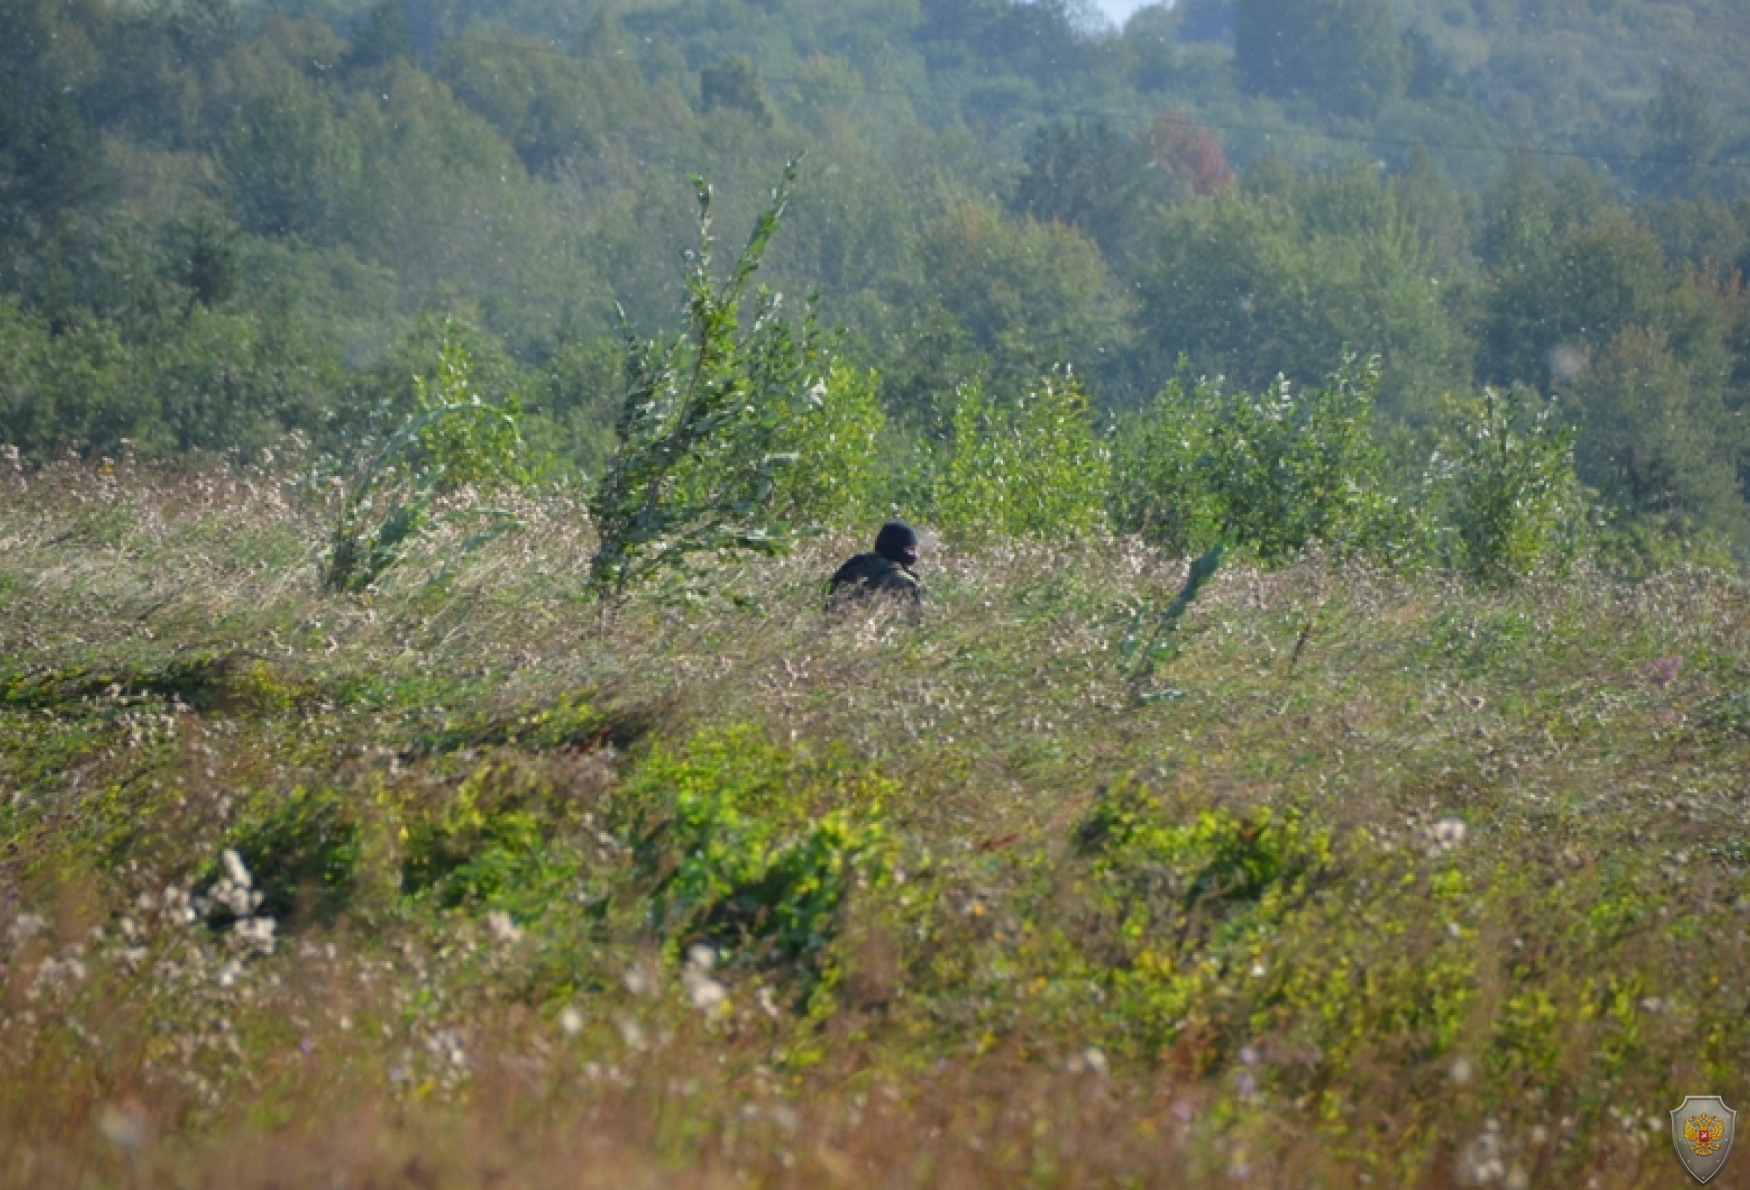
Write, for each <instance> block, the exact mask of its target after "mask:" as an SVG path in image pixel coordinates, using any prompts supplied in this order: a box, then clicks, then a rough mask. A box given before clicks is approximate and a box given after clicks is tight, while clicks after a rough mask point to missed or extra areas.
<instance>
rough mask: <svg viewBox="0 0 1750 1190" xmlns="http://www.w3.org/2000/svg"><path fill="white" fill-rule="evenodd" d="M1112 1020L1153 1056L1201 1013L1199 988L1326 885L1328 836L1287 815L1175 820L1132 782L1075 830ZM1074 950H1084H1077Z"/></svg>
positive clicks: (1107, 794)
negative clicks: (1096, 918) (1085, 865)
mask: <svg viewBox="0 0 1750 1190" xmlns="http://www.w3.org/2000/svg"><path fill="white" fill-rule="evenodd" d="M1076 843H1077V846H1078V848H1079V850H1080V851H1081V852H1082V853H1083V854H1084V855H1085V856H1086V857H1087V858H1088V874H1087V896H1088V898H1089V901H1090V908H1091V910H1092V911H1093V912H1094V913H1096V914H1098V915H1099V919H1100V922H1101V927H1102V928H1101V929H1100V931H1099V933H1098V934H1097V936H1096V939H1091V940H1090V941H1091V942H1092V943H1093V944H1094V945H1095V946H1097V947H1098V948H1099V949H1100V951H1101V953H1102V959H1103V961H1102V964H1101V965H1102V966H1103V967H1105V968H1106V970H1107V972H1108V974H1107V975H1106V979H1105V982H1106V984H1107V986H1108V988H1109V990H1110V993H1111V994H1112V996H1113V997H1114V999H1115V1003H1114V1006H1113V1011H1114V1013H1115V1014H1117V1015H1119V1016H1121V1017H1122V1018H1123V1019H1125V1020H1126V1021H1127V1022H1129V1023H1130V1025H1131V1027H1132V1028H1133V1029H1134V1030H1136V1031H1137V1034H1138V1037H1137V1040H1138V1041H1139V1042H1140V1043H1141V1047H1142V1048H1143V1050H1144V1052H1152V1051H1155V1050H1158V1049H1159V1048H1160V1047H1161V1046H1162V1045H1164V1044H1165V1043H1166V1042H1168V1041H1170V1040H1172V1038H1173V1037H1174V1036H1175V1034H1176V1033H1177V1032H1178V1031H1179V1030H1180V1029H1182V1028H1183V1027H1184V1026H1185V1024H1186V1023H1187V1018H1188V1017H1190V1016H1194V1015H1198V1014H1200V1013H1202V1012H1206V1011H1208V1006H1209V1002H1208V999H1207V997H1208V995H1209V992H1210V985H1211V984H1212V983H1213V982H1214V981H1215V980H1217V979H1219V978H1220V977H1221V976H1222V975H1223V974H1225V973H1226V972H1228V971H1232V970H1234V969H1236V968H1239V969H1244V967H1246V966H1249V965H1251V964H1252V963H1253V962H1254V955H1255V953H1256V951H1257V948H1259V947H1260V946H1261V945H1262V944H1265V943H1266V942H1267V941H1268V940H1269V939H1270V938H1272V937H1273V936H1274V935H1275V933H1276V932H1277V931H1278V930H1280V929H1282V928H1283V927H1284V926H1285V925H1286V924H1287V923H1288V922H1289V921H1291V920H1292V917H1293V915H1294V913H1295V912H1296V910H1298V909H1299V908H1300V907H1301V905H1302V903H1303V902H1304V901H1305V900H1306V898H1307V897H1308V896H1309V894H1310V893H1311V892H1312V891H1313V889H1314V888H1316V887H1317V886H1318V884H1319V883H1320V882H1322V881H1324V880H1327V879H1329V878H1330V877H1331V871H1330V867H1331V863H1332V849H1331V836H1330V834H1329V832H1328V831H1326V830H1323V829H1320V828H1318V827H1315V826H1314V825H1312V824H1311V823H1309V822H1307V821H1306V819H1305V818H1304V817H1303V816H1302V815H1301V814H1300V813H1298V812H1296V811H1294V810H1289V811H1286V812H1279V811H1274V810H1272V809H1270V808H1268V807H1261V808H1259V809H1256V810H1254V811H1252V812H1250V813H1248V814H1245V815H1243V816H1236V815H1235V814H1233V813H1231V812H1229V811H1227V810H1224V809H1216V810H1205V811H1203V812H1201V813H1200V814H1198V815H1197V816H1196V817H1195V818H1194V819H1193V820H1192V821H1190V822H1187V823H1179V822H1176V821H1173V820H1172V816H1171V815H1170V814H1168V813H1166V812H1165V807H1163V806H1162V805H1161V803H1160V802H1159V801H1158V800H1156V798H1155V797H1154V796H1152V795H1151V794H1150V793H1149V791H1148V790H1147V789H1146V788H1144V787H1142V786H1141V785H1139V784H1138V783H1137V782H1136V781H1135V780H1134V779H1132V778H1120V779H1119V780H1117V781H1115V782H1114V783H1113V784H1112V785H1111V786H1109V787H1108V788H1107V789H1106V790H1104V791H1103V792H1102V793H1101V795H1100V797H1099V799H1098V800H1097V801H1096V802H1095V804H1094V806H1093V807H1092V809H1090V811H1089V812H1088V814H1087V815H1086V816H1085V817H1084V818H1083V819H1082V821H1081V822H1080V823H1079V824H1078V825H1077V827H1076ZM1084 945H1088V943H1087V942H1085V943H1084Z"/></svg>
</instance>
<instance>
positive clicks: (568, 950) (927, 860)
mask: <svg viewBox="0 0 1750 1190" xmlns="http://www.w3.org/2000/svg"><path fill="white" fill-rule="evenodd" d="M292 472H293V469H291V468H287V467H283V466H275V465H271V464H270V465H264V466H261V467H259V468H256V469H242V468H231V469H225V468H219V467H216V466H210V467H205V468H187V467H184V468H178V469H173V470H169V469H167V470H156V469H152V468H149V467H146V466H144V465H135V464H132V463H130V462H128V461H127V460H123V461H122V462H120V463H118V464H113V465H112V464H107V463H106V464H104V465H102V466H96V465H91V464H87V463H75V462H69V463H64V464H59V465H49V466H45V467H42V468H38V469H34V470H23V469H10V470H0V609H3V614H0V1185H4V1186H7V1187H80V1188H83V1187H117V1188H134V1187H146V1186H166V1187H227V1188H229V1187H270V1186H271V1187H381V1188H388V1187H419V1188H423V1187H476V1186H478V1187H492V1186H501V1187H547V1186H551V1187H667V1186H675V1187H682V1186H684V1187H692V1186H700V1187H743V1186H746V1187H832V1186H844V1187H863V1186H869V1187H913V1186H916V1187H960V1186H1005V1187H1007V1186H1027V1187H1071V1186H1138V1187H1141V1186H1163V1187H1165V1186H1228V1185H1237V1186H1255V1187H1277V1186H1281V1187H1348V1186H1381V1187H1383V1186H1436V1187H1447V1186H1500V1187H1515V1188H1523V1187H1532V1186H1564V1187H1565V1186H1574V1187H1631V1186H1632V1187H1666V1186H1677V1185H1682V1184H1686V1182H1687V1179H1688V1175H1687V1174H1686V1173H1684V1171H1683V1170H1682V1169H1681V1168H1680V1167H1679V1165H1678V1163H1677V1161H1676V1158H1675V1156H1674V1154H1673V1152H1672V1141H1671V1136H1670V1123H1669V1120H1670V1117H1669V1115H1668V1113H1669V1111H1670V1110H1671V1109H1672V1108H1674V1107H1676V1106H1677V1105H1679V1104H1680V1103H1681V1102H1682V1101H1683V1099H1684V1098H1685V1096H1688V1095H1708V1094H1719V1095H1722V1096H1724V1097H1725V1098H1726V1100H1727V1102H1728V1103H1731V1104H1734V1105H1742V1104H1743V1103H1744V1101H1746V1100H1747V1099H1750V1019H1747V1016H1746V1012H1747V1004H1750V935H1747V933H1746V931H1747V928H1750V830H1747V827H1746V803H1747V800H1750V592H1747V591H1746V588H1745V585H1744V583H1743V581H1742V579H1741V578H1738V577H1734V576H1732V575H1729V574H1727V573H1724V572H1720V571H1714V570H1708V569H1702V568H1683V567H1677V568H1672V569H1667V570H1665V571H1664V572H1662V573H1659V574H1657V575H1655V576H1654V577H1651V578H1647V579H1644V580H1641V581H1638V582H1635V583H1632V584H1631V583H1629V582H1627V581H1625V580H1621V579H1617V578H1612V577H1609V576H1607V575H1606V574H1604V573H1602V572H1599V571H1595V570H1593V569H1591V568H1590V567H1589V565H1588V564H1587V563H1586V562H1585V561H1584V560H1582V561H1581V562H1579V563H1578V564H1576V565H1574V566H1573V567H1572V568H1570V569H1569V570H1567V571H1566V572H1565V573H1564V574H1562V575H1561V576H1559V577H1543V578H1537V577H1533V578H1531V579H1528V580H1525V581H1521V582H1517V583H1514V584H1508V585H1489V584H1479V583H1475V582H1472V581H1470V580H1468V579H1464V578H1461V577H1458V576H1456V574H1452V573H1439V572H1436V573H1433V574H1430V575H1427V576H1423V577H1405V576H1404V575H1401V574H1394V573H1392V572H1389V571H1386V570H1383V569H1377V568H1374V567H1372V566H1370V565H1369V564H1367V563H1365V562H1362V561H1354V560H1347V559H1345V558H1339V557H1336V556H1335V555H1332V556H1326V555H1323V554H1321V553H1320V552H1319V551H1318V550H1317V549H1313V550H1311V551H1305V552H1302V553H1301V554H1300V555H1299V556H1298V558H1297V560H1293V561H1290V562H1288V563H1286V564H1284V565H1281V566H1279V567H1277V568H1275V569H1272V570H1268V571H1265V570H1258V569H1254V568H1252V567H1251V566H1250V565H1249V564H1247V563H1245V562H1243V561H1241V562H1233V563H1224V564H1223V565H1222V567H1221V568H1220V569H1219V570H1217V571H1216V572H1215V573H1214V574H1213V576H1212V577H1209V578H1208V580H1207V582H1206V583H1205V584H1204V586H1203V588H1202V590H1201V592H1200V593H1199V594H1198V596H1197V598H1196V599H1195V600H1194V601H1192V602H1191V603H1190V604H1189V605H1188V606H1187V607H1185V608H1184V609H1183V614H1182V615H1179V617H1178V619H1177V620H1176V621H1174V622H1173V624H1172V625H1171V626H1170V634H1171V642H1170V643H1171V647H1170V648H1169V649H1162V650H1157V652H1158V654H1159V655H1158V658H1157V661H1156V663H1155V664H1154V665H1153V667H1152V669H1151V670H1150V671H1149V672H1148V673H1147V674H1146V675H1143V676H1141V677H1139V676H1138V674H1137V672H1136V670H1135V669H1134V668H1133V667H1127V665H1126V663H1125V661H1124V655H1125V650H1124V642H1125V640H1126V636H1127V633H1132V632H1134V630H1135V625H1136V623H1137V620H1138V614H1139V609H1146V608H1152V607H1159V606H1163V605H1165V604H1166V603H1167V602H1169V601H1170V600H1171V599H1172V598H1173V596H1174V595H1175V593H1177V592H1179V591H1180V590H1181V588H1182V587H1183V586H1184V584H1185V581H1186V577H1187V573H1188V568H1189V566H1190V563H1191V559H1190V558H1180V557H1176V556H1172V555H1171V553H1170V552H1169V551H1160V550H1155V549H1151V548H1148V547H1145V546H1144V545H1142V544H1140V543H1138V542H1135V541H1132V540H1130V539H1127V538H1122V537H1114V536H1112V535H1110V534H1107V533H1105V532H1104V531H1103V530H1098V529H1094V530H1090V531H1088V532H1086V533H1082V534H1079V535H1073V536H1068V537H1066V539H1063V540H1059V541H1056V542H1054V543H1049V544H1042V543H1040V542H1038V541H1033V540H1024V539H1019V538H1012V537H1008V536H1004V535H1002V534H1000V533H995V534H991V535H988V536H985V537H983V538H981V539H980V540H979V541H978V543H977V544H976V545H972V544H966V545H957V544H955V542H954V539H952V538H948V539H945V540H940V541H935V542H933V543H932V542H930V541H929V535H928V534H926V545H927V546H928V548H926V551H925V555H924V558H923V560H922V562H921V564H920V568H919V569H920V573H921V576H922V577H923V579H924V581H925V583H926V585H927V588H928V601H927V605H926V606H925V608H924V610H923V611H922V613H921V615H913V614H911V613H910V612H909V611H907V610H906V609H904V608H898V607H885V606H881V605H879V604H872V605H866V606H860V607H853V608H851V609H849V610H845V611H839V612H833V613H829V612H828V611H827V610H826V609H825V608H824V606H823V604H824V599H823V594H824V592H823V584H824V579H825V577H826V576H827V575H829V574H831V572H832V570H833V569H834V568H835V567H836V566H837V564H838V563H839V562H840V561H842V559H843V558H844V556H846V555H848V554H850V553H852V552H855V551H858V550H861V549H865V548H867V543H866V541H865V538H866V537H867V536H868V535H869V534H870V533H872V531H873V528H874V525H870V526H868V527H867V528H868V532H864V531H863V530H862V529H859V530H858V531H857V532H856V533H855V534H850V533H845V534H837V535H835V534H828V535H825V536H820V537H815V538H810V539H806V540H804V541H803V542H802V543H801V545H800V546H799V547H798V548H796V549H795V550H793V551H792V552H790V553H788V554H785V555H781V556H776V557H754V558H752V559H751V560H742V561H737V560H730V559H724V558H721V557H717V556H714V555H705V556H701V557H700V558H699V559H697V560H696V561H695V562H694V563H692V564H690V565H689V566H687V567H684V568H681V569H679V570H677V571H675V572H674V573H673V574H670V575H667V576H665V577H663V578H662V579H661V580H660V581H654V582H651V583H648V584H645V585H642V586H638V587H636V588H633V589H631V590H630V591H629V592H628V593H627V594H626V595H625V597H624V598H622V599H619V600H616V601H605V602H604V601H602V600H597V599H592V598H587V597H586V595H585V592H586V588H587V582H588V579H589V571H590V561H591V558H592V555H593V553H594V551H595V548H596V541H595V539H594V537H593V535H592V532H591V529H590V527H589V526H590V519H589V517H588V515H587V514H586V511H585V509H584V507H583V505H582V502H581V501H579V500H574V499H570V498H568V497H566V496H564V495H563V494H546V495H535V496H531V495H521V494H515V493H513V494H511V495H509V496H506V497H505V498H504V500H505V502H506V504H505V508H504V512H505V514H506V515H507V516H514V517H515V519H516V521H517V523H518V524H520V526H521V529H520V531H517V532H510V533H505V534H503V535H500V536H496V537H494V538H492V539H491V540H489V541H485V542H483V543H474V544H472V545H470V547H469V548H467V549H464V548H463V544H464V543H463V541H462V538H463V536H464V535H465V534H466V533H467V532H468V528H467V526H466V525H465V524H464V523H463V522H462V521H460V520H458V521H445V520H443V519H442V518H441V517H436V518H434V520H433V522H432V523H433V524H434V525H435V526H436V528H434V529H433V531H431V532H430V533H427V534H425V535H423V536H420V537H418V538H415V539H411V540H410V542H409V544H408V546H407V550H406V553H405V554H404V555H402V556H401V557H400V558H399V561H398V564H397V565H396V566H395V567H394V569H393V570H390V571H388V572H387V573H386V574H385V575H384V576H383V577H382V578H381V579H380V580H378V581H376V582H375V583H373V584H372V585H370V586H368V587H366V588H365V589H363V590H359V591H339V592H336V591H333V590H332V589H331V586H332V585H325V584H324V581H323V574H322V568H323V557H324V551H325V549H327V548H328V546H329V543H330V535H331V530H332V526H333V524H334V517H335V515H336V509H337V507H338V504H339V502H340V501H341V500H342V499H343V498H344V495H343V493H339V492H335V491H320V490H312V489H311V488H310V487H308V486H307V485H300V484H299V483H297V482H296V481H295V479H294V478H293V474H292ZM439 511H441V509H439ZM1716 1184H1718V1185H1725V1186H1733V1185H1750V1156H1746V1155H1744V1154H1735V1155H1734V1156H1733V1157H1732V1159H1731V1160H1729V1161H1728V1163H1727V1165H1726V1167H1725V1169H1724V1171H1723V1172H1722V1173H1721V1175H1720V1177H1719V1178H1718V1180H1717V1183H1716Z"/></svg>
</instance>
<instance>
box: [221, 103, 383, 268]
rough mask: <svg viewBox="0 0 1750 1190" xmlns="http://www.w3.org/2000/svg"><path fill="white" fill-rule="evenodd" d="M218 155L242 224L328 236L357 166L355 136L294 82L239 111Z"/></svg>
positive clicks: (265, 232)
mask: <svg viewBox="0 0 1750 1190" xmlns="http://www.w3.org/2000/svg"><path fill="white" fill-rule="evenodd" d="M222 159H223V162H224V166H225V169H226V173H227V176H228V177H229V179H230V181H231V185H232V188H233V203H234V205H235V207H236V209H237V211H238V214H239V215H240V217H241V218H242V220H243V223H244V225H245V226H246V227H248V228H249V229H250V230H251V231H254V232H257V233H259V234H261V235H270V236H297V237H301V238H305V239H310V238H315V237H319V236H332V235H333V234H334V230H335V229H334V226H333V221H334V220H335V219H336V218H337V217H338V216H339V215H340V214H341V213H342V208H343V206H344V204H345V203H346V202H347V201H348V200H349V198H350V197H351V196H352V193H353V191H354V189H355V187H356V186H357V185H358V181H359V176H360V170H361V160H360V148H359V138H358V134H357V133H356V132H355V131H354V130H353V129H352V127H351V126H350V125H348V124H345V123H343V122H341V121H339V120H337V119H336V118H335V116H334V113H333V111H332V109H331V108H330V106H329V102H328V100H327V98H326V97H325V96H323V95H322V94H321V93H320V92H317V91H314V90H312V89H311V88H310V87H308V86H307V85H305V84H303V83H302V82H299V81H292V82H288V83H287V84H286V85H285V86H284V87H282V88H281V89H280V90H279V91H277V92H275V93H274V94H271V95H264V96H262V97H261V98H259V99H256V100H255V101H254V102H252V103H251V104H250V105H249V106H248V107H247V108H245V109H244V110H243V111H242V112H241V113H240V114H239V115H238V117H237V123H236V125H235V127H233V128H232V130H231V132H230V134H229V136H227V137H226V139H225V142H224V146H223V150H222Z"/></svg>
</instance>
